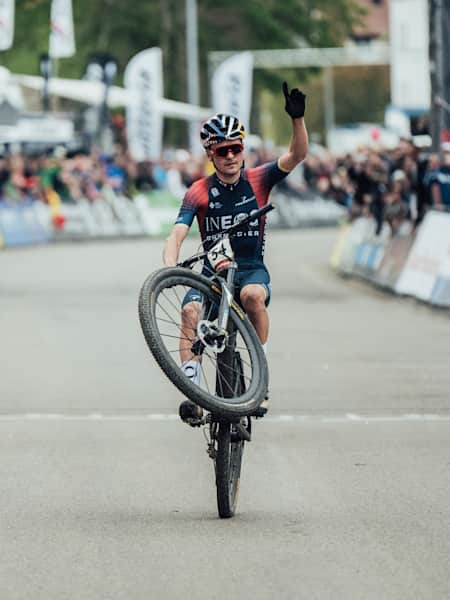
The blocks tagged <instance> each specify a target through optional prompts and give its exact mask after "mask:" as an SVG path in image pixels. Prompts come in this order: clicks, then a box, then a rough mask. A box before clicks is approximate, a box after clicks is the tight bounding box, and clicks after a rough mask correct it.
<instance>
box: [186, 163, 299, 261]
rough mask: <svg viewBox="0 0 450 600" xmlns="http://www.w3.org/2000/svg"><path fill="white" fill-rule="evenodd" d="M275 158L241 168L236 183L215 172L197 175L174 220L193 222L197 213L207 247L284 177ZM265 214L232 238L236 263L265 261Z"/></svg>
mask: <svg viewBox="0 0 450 600" xmlns="http://www.w3.org/2000/svg"><path fill="white" fill-rule="evenodd" d="M286 175H288V173H287V172H286V171H282V170H281V169H280V167H279V166H278V163H277V162H271V163H266V164H264V165H261V166H259V167H256V168H253V169H243V170H242V171H241V176H240V178H239V179H238V181H237V182H236V183H233V184H230V183H224V182H223V181H221V180H220V179H219V178H218V177H217V175H216V173H213V174H212V175H210V176H209V177H204V178H203V179H199V180H198V181H196V182H195V183H193V184H192V186H191V187H190V188H189V189H188V191H187V192H186V194H185V196H184V199H183V203H182V205H181V208H180V212H179V213H178V218H177V220H176V223H182V224H184V225H188V226H189V227H190V226H191V225H192V222H193V220H194V217H197V221H198V226H199V230H200V235H201V238H202V243H203V247H204V249H205V250H208V249H209V248H210V247H211V246H213V245H214V244H215V243H216V242H217V240H219V239H220V238H221V237H222V235H223V232H224V231H225V230H226V229H228V227H230V226H231V225H233V223H236V222H237V221H239V220H241V219H242V218H243V217H246V216H247V215H249V214H251V212H252V211H255V210H257V209H258V208H261V207H262V206H264V205H265V204H267V202H268V200H269V193H270V190H271V189H272V188H273V186H274V185H275V184H276V183H278V182H279V181H281V180H282V179H283V178H284V177H286ZM265 231H266V216H265V215H264V216H263V217H262V218H261V219H259V220H255V221H254V222H251V223H249V226H248V229H246V230H245V231H239V232H238V233H237V235H236V237H234V238H233V240H232V247H233V251H234V254H235V260H236V262H237V263H238V265H239V267H240V268H241V269H242V268H252V269H254V268H256V267H258V266H259V265H263V264H264V243H265Z"/></svg>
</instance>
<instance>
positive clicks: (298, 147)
mask: <svg viewBox="0 0 450 600" xmlns="http://www.w3.org/2000/svg"><path fill="white" fill-rule="evenodd" d="M307 152H308V132H307V130H306V125H305V119H304V118H303V117H300V118H298V119H292V137H291V143H290V145H289V150H288V151H287V152H286V153H285V154H283V155H282V156H280V158H279V159H278V166H279V167H280V169H281V170H282V171H287V172H288V173H290V172H291V171H292V169H293V168H294V167H296V166H297V165H298V163H300V162H301V161H302V160H304V159H305V158H306V154H307Z"/></svg>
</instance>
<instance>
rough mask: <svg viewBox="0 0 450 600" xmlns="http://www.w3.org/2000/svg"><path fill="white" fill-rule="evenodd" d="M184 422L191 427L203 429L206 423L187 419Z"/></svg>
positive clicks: (203, 420) (200, 420) (202, 420)
mask: <svg viewBox="0 0 450 600" xmlns="http://www.w3.org/2000/svg"><path fill="white" fill-rule="evenodd" d="M183 422H184V423H187V424H188V425H190V426H191V427H201V426H202V425H204V424H205V422H206V421H205V419H185V420H183Z"/></svg>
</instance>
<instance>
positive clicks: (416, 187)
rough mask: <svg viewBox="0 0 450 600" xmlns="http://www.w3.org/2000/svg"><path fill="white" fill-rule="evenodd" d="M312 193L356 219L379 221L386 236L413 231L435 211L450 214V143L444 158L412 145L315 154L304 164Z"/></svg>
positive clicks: (409, 143) (379, 225)
mask: <svg viewBox="0 0 450 600" xmlns="http://www.w3.org/2000/svg"><path fill="white" fill-rule="evenodd" d="M303 177H304V180H305V183H306V186H307V187H308V188H309V189H315V190H316V191H317V192H318V193H319V194H320V195H321V196H323V197H325V198H330V199H333V200H334V201H335V202H337V203H339V204H341V205H343V206H345V207H347V209H348V212H349V217H350V219H355V218H357V217H359V216H369V215H371V216H373V217H374V218H375V219H376V221H377V225H378V231H379V230H381V227H382V224H383V222H388V223H389V225H390V227H391V229H392V231H393V232H394V233H396V232H397V231H399V229H400V228H403V229H405V230H407V229H413V228H414V227H416V226H417V225H418V224H419V223H420V222H421V220H422V219H423V217H424V215H425V213H426V211H427V210H429V209H430V208H434V209H437V210H450V143H446V144H443V145H442V154H441V156H439V154H433V153H430V152H429V151H424V150H423V149H420V148H417V147H416V146H415V145H414V144H413V142H412V141H410V140H401V141H400V143H399V144H398V146H397V147H396V148H394V149H392V150H389V151H386V150H382V149H375V148H370V149H368V148H362V149H360V150H358V151H357V152H355V153H353V154H347V155H345V156H343V157H334V156H332V155H330V154H328V153H326V152H316V153H314V152H313V153H310V154H309V156H308V157H307V159H306V160H305V162H304V164H303Z"/></svg>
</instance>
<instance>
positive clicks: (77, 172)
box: [0, 145, 204, 203]
mask: <svg viewBox="0 0 450 600" xmlns="http://www.w3.org/2000/svg"><path fill="white" fill-rule="evenodd" d="M203 171H204V164H203V161H201V160H198V159H194V158H192V157H191V156H190V155H189V153H188V152H186V151H185V150H176V151H167V152H166V153H165V156H164V158H163V159H162V160H160V161H158V162H150V161H144V162H140V163H137V162H136V161H134V160H132V159H131V157H130V156H129V154H128V153H127V151H126V150H125V149H124V147H123V146H121V145H117V146H115V148H114V152H113V153H112V154H111V155H105V154H102V153H101V152H100V151H97V150H95V149H93V150H91V151H86V150H83V149H80V150H77V151H70V152H68V151H66V149H65V148H64V147H62V146H58V147H56V148H54V149H52V150H51V151H49V152H46V153H42V154H31V155H30V154H13V155H0V201H1V200H6V199H7V200H9V201H12V202H14V201H17V202H19V201H27V200H42V201H44V202H47V201H48V196H49V193H50V192H56V193H57V194H58V196H59V198H60V199H61V201H62V202H64V203H76V202H77V201H78V200H81V199H86V200H89V201H91V202H93V201H96V200H102V198H103V190H104V187H105V186H109V187H110V188H112V189H113V190H114V191H115V192H116V193H117V194H120V195H122V196H128V197H129V198H132V197H133V196H134V195H135V194H136V193H139V192H151V191H153V190H166V191H169V192H170V193H172V194H173V195H175V196H180V197H181V196H182V195H183V193H184V191H185V190H186V189H187V188H188V187H189V186H190V185H191V184H192V182H193V181H195V179H197V178H199V177H201V176H202V175H203Z"/></svg>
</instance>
